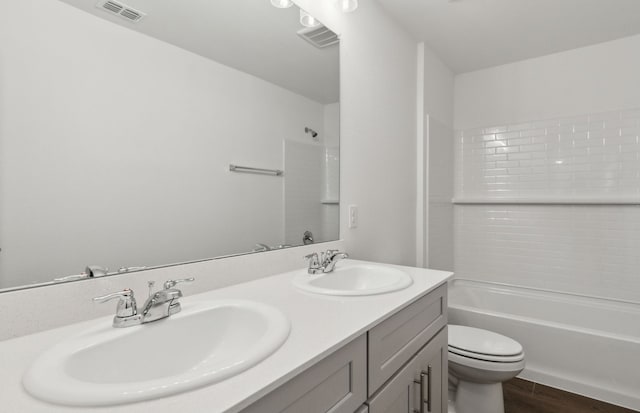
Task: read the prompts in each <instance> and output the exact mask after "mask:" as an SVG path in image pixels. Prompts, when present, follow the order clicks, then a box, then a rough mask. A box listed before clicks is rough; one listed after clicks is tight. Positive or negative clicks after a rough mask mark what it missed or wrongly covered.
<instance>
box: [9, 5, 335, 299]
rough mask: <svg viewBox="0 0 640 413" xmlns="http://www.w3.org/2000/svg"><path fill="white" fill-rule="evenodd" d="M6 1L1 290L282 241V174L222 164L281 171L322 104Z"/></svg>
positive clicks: (54, 12)
mask: <svg viewBox="0 0 640 413" xmlns="http://www.w3.org/2000/svg"><path fill="white" fill-rule="evenodd" d="M4 3H5V4H3V10H4V12H3V13H2V14H1V15H0V59H1V62H2V70H1V71H0V90H2V93H1V94H0V113H1V116H2V122H0V123H1V124H0V145H2V150H1V151H0V168H2V169H1V171H0V172H1V173H0V191H1V192H0V227H2V231H1V233H0V237H1V238H0V240H1V241H2V243H1V244H0V247H2V252H1V253H0V254H1V255H0V286H2V287H8V286H14V285H20V284H25V283H30V282H42V281H47V280H48V279H50V278H51V276H52V275H57V276H61V275H70V274H78V273H80V272H81V271H83V270H84V266H85V265H88V264H97V265H102V266H107V267H109V268H110V269H111V270H115V269H117V268H118V267H119V266H139V265H158V264H164V263H170V262H181V261H187V260H193V259H200V258H204V257H209V256H216V255H225V254H230V253H237V252H240V251H249V250H251V249H252V248H253V246H254V243H256V242H261V243H265V244H269V245H278V244H282V243H284V231H283V218H282V214H281V211H282V209H283V201H282V191H283V184H282V178H279V177H272V176H258V175H248V174H233V173H230V172H229V171H228V165H229V163H235V164H239V165H247V166H256V167H265V168H274V169H275V168H278V169H281V168H283V163H284V161H283V154H282V140H283V139H289V140H296V139H298V140H309V139H310V137H309V135H305V134H304V127H305V126H309V127H311V128H313V129H315V130H317V131H318V132H320V136H323V124H324V117H323V116H324V113H323V112H324V107H323V105H321V104H319V103H317V102H314V101H311V100H309V99H307V98H305V97H302V96H300V95H296V94H294V93H291V92H289V91H287V90H285V89H282V88H280V87H278V86H275V85H273V84H270V83H267V82H265V81H263V80H260V79H258V78H255V77H253V76H249V75H247V74H244V73H242V72H239V71H237V70H235V69H231V68H229V67H226V66H223V65H220V64H217V63H215V62H213V61H210V60H207V59H205V58H203V57H201V56H198V55H195V54H193V53H190V52H186V51H184V50H182V49H179V48H177V47H174V46H172V45H169V44H166V43H164V42H161V41H158V40H155V39H153V38H150V37H148V36H145V35H141V34H139V33H137V32H134V31H132V30H128V29H126V28H124V27H121V26H118V25H115V24H113V23H110V22H108V21H105V20H102V19H99V18H97V17H95V16H92V15H89V14H87V13H85V12H83V11H80V10H78V9H76V8H73V7H71V6H69V5H67V4H64V3H61V2H58V1H49V2H44V3H43V2H37V1H35V0H25V1H17V2H16V1H13V2H4ZM36 3H37V4H36ZM20 15H22V16H27V15H28V16H29V18H28V19H15V18H14V17H11V16H20ZM333 139H335V137H334V138H333ZM43 188H44V190H43ZM219 217H224V218H223V219H217V218H219ZM42 276H45V277H47V278H48V279H42V278H40V277H42Z"/></svg>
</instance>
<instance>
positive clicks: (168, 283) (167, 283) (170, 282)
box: [163, 277, 196, 290]
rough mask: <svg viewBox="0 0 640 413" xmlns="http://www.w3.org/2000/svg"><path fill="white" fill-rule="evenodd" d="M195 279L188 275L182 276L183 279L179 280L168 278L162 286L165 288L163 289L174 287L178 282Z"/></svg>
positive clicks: (187, 281) (188, 281)
mask: <svg viewBox="0 0 640 413" xmlns="http://www.w3.org/2000/svg"><path fill="white" fill-rule="evenodd" d="M195 280H196V279H195V278H193V277H190V278H183V279H180V280H168V281H165V283H164V285H163V286H164V289H165V290H168V289H170V288H173V287H175V286H176V284H180V283H190V282H193V281H195Z"/></svg>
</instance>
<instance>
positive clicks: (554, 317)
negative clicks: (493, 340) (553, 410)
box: [449, 279, 640, 410]
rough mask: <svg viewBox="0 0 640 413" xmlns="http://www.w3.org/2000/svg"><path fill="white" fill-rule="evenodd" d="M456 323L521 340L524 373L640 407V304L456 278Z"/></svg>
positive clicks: (452, 306) (452, 293) (452, 305)
mask: <svg viewBox="0 0 640 413" xmlns="http://www.w3.org/2000/svg"><path fill="white" fill-rule="evenodd" d="M449 322H450V323H451V324H462V325H467V326H473V327H479V328H485V329H487V330H493V331H496V332H498V333H501V334H504V335H506V336H509V337H512V338H514V339H516V340H518V341H519V342H520V343H521V344H522V346H523V347H524V351H525V358H526V367H525V369H524V370H523V371H522V373H521V374H520V375H519V376H518V377H521V378H523V379H526V380H530V381H533V382H537V383H542V384H546V385H549V386H552V387H556V388H559V389H563V390H566V391H570V392H573V393H578V394H582V395H584V396H587V397H591V398H594V399H599V400H603V401H606V402H609V403H612V404H616V405H619V406H624V407H627V408H630V409H634V410H640V303H632V302H624V301H614V300H608V299H602V298H596V297H586V296H580V295H573V294H565V293H557V292H552V291H545V290H539V289H532V288H525V287H517V286H512V285H507V284H498V283H489V282H480V281H472V280H464V279H455V280H453V281H451V282H450V284H449Z"/></svg>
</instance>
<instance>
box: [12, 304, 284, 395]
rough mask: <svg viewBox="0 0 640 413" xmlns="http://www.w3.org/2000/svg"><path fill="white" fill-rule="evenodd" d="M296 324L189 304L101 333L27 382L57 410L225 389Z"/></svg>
mask: <svg viewBox="0 0 640 413" xmlns="http://www.w3.org/2000/svg"><path fill="white" fill-rule="evenodd" d="M289 329H290V324H289V321H288V320H287V318H286V317H285V316H284V315H283V314H282V313H281V312H280V311H279V310H277V309H275V308H273V307H270V306H268V305H265V304H260V303H256V302H251V301H244V300H217V301H211V302H199V303H191V304H183V310H182V312H180V313H178V314H176V315H174V316H172V317H170V318H168V319H165V320H161V321H157V322H154V323H149V324H145V325H141V326H135V327H129V328H121V329H120V328H112V327H111V324H110V323H109V325H108V326H100V327H99V328H93V329H90V330H88V331H86V332H84V333H83V334H81V335H79V336H77V337H73V338H70V339H67V340H65V341H63V342H61V343H59V344H58V345H56V346H55V347H53V348H51V349H49V350H48V351H46V352H45V353H43V354H42V355H41V356H40V358H38V359H37V360H36V361H35V362H34V364H33V365H32V366H31V368H30V369H29V370H28V371H27V373H26V374H25V376H24V377H23V384H24V387H25V388H26V390H27V391H28V392H29V393H31V394H32V395H33V396H35V397H37V398H39V399H41V400H44V401H48V402H51V403H55V404H62V405H71V406H107V405H114V404H123V403H130V402H136V401H141V400H148V399H154V398H158V397H163V396H167V395H171V394H176V393H180V392H183V391H187V390H191V389H194V388H197V387H202V386H205V385H209V384H212V383H215V382H219V381H221V380H224V379H226V378H229V377H231V376H234V375H236V374H238V373H240V372H242V371H244V370H246V369H248V368H250V367H252V366H254V365H256V364H258V363H259V362H260V361H262V360H264V359H265V358H267V357H268V356H269V355H271V354H272V353H273V352H274V351H275V350H277V349H278V348H279V347H280V345H282V343H283V342H284V341H285V340H286V338H287V337H288V335H289Z"/></svg>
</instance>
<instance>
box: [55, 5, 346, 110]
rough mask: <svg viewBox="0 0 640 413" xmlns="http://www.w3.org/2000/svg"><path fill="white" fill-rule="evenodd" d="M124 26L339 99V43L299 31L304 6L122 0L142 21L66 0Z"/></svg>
mask: <svg viewBox="0 0 640 413" xmlns="http://www.w3.org/2000/svg"><path fill="white" fill-rule="evenodd" d="M62 1H64V2H65V3H68V4H71V5H73V6H75V7H77V8H79V9H82V10H85V11H87V12H88V13H91V14H94V15H95V16H98V17H100V18H102V19H106V20H109V21H112V22H113V23H116V24H118V25H121V26H124V27H127V28H129V29H132V30H136V31H139V32H141V33H144V34H146V35H149V36H151V37H154V38H157V39H160V40H162V41H165V42H167V43H170V44H173V45H175V46H178V47H181V48H183V49H186V50H189V51H191V52H193V53H197V54H199V55H201V56H204V57H207V58H210V59H212V60H215V61H217V62H219V63H222V64H224V65H226V66H230V67H233V68H235V69H238V70H241V71H243V72H246V73H249V74H252V75H254V76H257V77H259V78H261V79H264V80H267V81H269V82H271V83H275V84H277V85H279V86H282V87H284V88H286V89H289V90H291V91H293V92H295V93H298V94H301V95H304V96H306V97H308V98H310V99H313V100H315V101H317V102H320V103H334V102H337V101H338V100H339V62H338V59H339V47H338V46H337V45H334V46H330V47H327V48H324V49H318V48H316V47H314V46H312V45H310V44H309V43H307V42H306V41H305V40H303V39H301V38H300V37H298V36H297V35H296V32H297V31H298V30H300V29H301V28H302V26H301V25H300V22H299V9H298V8H297V7H291V8H288V9H277V8H275V7H273V6H272V5H271V3H270V2H269V0H213V1H212V0H181V1H175V0H116V1H117V2H118V3H121V4H124V5H126V6H128V7H132V8H134V9H136V10H138V11H141V12H143V13H145V14H146V17H144V18H143V19H142V20H140V21H139V22H137V23H131V22H129V21H126V20H124V19H122V18H121V17H119V16H114V15H111V14H110V13H108V12H106V11H103V10H102V9H99V8H97V7H96V4H97V3H98V0H62Z"/></svg>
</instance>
